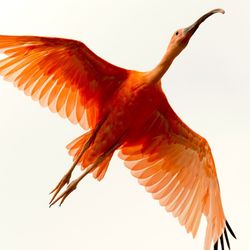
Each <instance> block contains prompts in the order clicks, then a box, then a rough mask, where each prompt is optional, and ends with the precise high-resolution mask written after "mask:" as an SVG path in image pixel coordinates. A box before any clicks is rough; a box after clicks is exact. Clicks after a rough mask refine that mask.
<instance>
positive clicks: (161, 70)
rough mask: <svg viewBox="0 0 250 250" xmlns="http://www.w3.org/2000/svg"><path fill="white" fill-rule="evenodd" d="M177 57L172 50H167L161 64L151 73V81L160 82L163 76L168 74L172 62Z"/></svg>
mask: <svg viewBox="0 0 250 250" xmlns="http://www.w3.org/2000/svg"><path fill="white" fill-rule="evenodd" d="M175 57H176V55H174V53H172V51H171V50H169V49H168V50H167V52H166V53H165V54H164V56H163V58H162V59H161V61H160V63H159V64H158V65H157V66H156V67H155V68H154V69H153V70H151V71H150V72H149V81H150V82H158V81H160V80H161V78H162V76H163V75H164V74H165V73H166V71H167V70H168V68H169V67H170V65H171V64H172V62H173V61H174V59H175Z"/></svg>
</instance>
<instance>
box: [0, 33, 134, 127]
mask: <svg viewBox="0 0 250 250" xmlns="http://www.w3.org/2000/svg"><path fill="white" fill-rule="evenodd" d="M0 51H1V52H3V53H5V54H6V55H7V57H6V58H4V59H2V60H0V74H1V75H3V76H4V78H5V79H6V80H9V81H13V82H14V85H15V86H17V87H18V88H19V89H21V90H23V91H24V92H25V94H26V95H29V96H32V98H33V99H34V100H38V101H39V102H40V104H41V105H42V106H48V107H49V109H50V110H51V111H52V112H58V113H59V114H60V115H61V116H62V117H67V118H68V119H69V120H70V121H71V122H72V123H78V124H79V125H80V126H82V127H83V128H84V129H88V128H92V127H94V126H95V125H96V123H97V122H98V121H99V120H100V119H101V117H102V116H103V114H104V112H105V109H104V107H105V103H106V102H107V101H108V100H110V98H111V97H112V94H113V93H114V92H115V91H116V89H117V88H119V86H120V85H121V83H122V82H123V81H125V80H126V79H127V77H128V72H129V71H128V70H125V69H122V68H119V67H117V66H114V65H112V64H110V63H108V62H106V61H104V60H103V59H101V58H100V57H98V56H97V55H95V54H94V53H93V52H92V51H91V50H90V49H88V48H87V46H86V45H84V44H83V43H81V42H79V41H75V40H70V39H61V38H49V37H37V36H0Z"/></svg>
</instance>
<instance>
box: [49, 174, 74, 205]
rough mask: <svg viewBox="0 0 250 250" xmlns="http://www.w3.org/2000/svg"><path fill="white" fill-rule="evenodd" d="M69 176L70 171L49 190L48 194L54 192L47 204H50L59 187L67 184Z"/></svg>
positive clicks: (59, 189)
mask: <svg viewBox="0 0 250 250" xmlns="http://www.w3.org/2000/svg"><path fill="white" fill-rule="evenodd" d="M70 178H71V172H68V173H67V174H65V175H64V176H63V178H62V179H61V180H60V182H59V183H58V184H57V186H56V187H55V188H54V189H53V190H52V191H51V192H50V194H52V193H54V195H53V197H52V199H51V200H50V203H49V204H52V202H53V200H54V199H55V198H56V196H57V194H58V193H59V192H60V191H61V189H62V188H63V187H64V186H65V185H67V184H69V181H70Z"/></svg>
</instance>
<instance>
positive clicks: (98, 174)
mask: <svg viewBox="0 0 250 250" xmlns="http://www.w3.org/2000/svg"><path fill="white" fill-rule="evenodd" d="M92 135H93V132H92V131H89V132H87V133H85V134H84V135H81V136H79V137H78V138H76V139H75V140H73V141H72V142H71V143H69V144H68V145H67V146H66V148H67V149H68V153H69V155H70V156H72V157H73V161H76V159H77V158H78V156H79V154H80V153H81V151H82V149H83V147H84V146H85V144H86V143H87V142H88V141H89V139H91V136H92ZM91 151H92V150H91V145H89V147H88V149H87V150H86V151H85V152H84V153H83V154H82V156H81V158H80V159H79V160H78V162H77V165H80V166H81V168H82V169H85V168H87V167H88V166H89V165H91V164H93V163H94V162H95V161H96V160H98V158H99V157H102V156H101V155H99V156H98V155H97V156H96V157H95V158H93V159H92V160H91V162H90V161H89V157H87V156H88V154H89V153H90V152H91ZM112 156H113V152H111V153H110V154H108V155H107V156H105V159H104V160H103V161H101V162H100V164H98V165H97V167H96V168H94V169H93V170H91V171H90V172H92V173H93V177H94V178H95V179H97V180H99V181H100V180H102V179H103V177H104V176H105V173H106V171H107V168H108V165H109V162H110V160H111V158H112ZM86 158H88V159H86Z"/></svg>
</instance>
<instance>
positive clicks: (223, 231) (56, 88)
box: [0, 9, 235, 250]
mask: <svg viewBox="0 0 250 250" xmlns="http://www.w3.org/2000/svg"><path fill="white" fill-rule="evenodd" d="M214 13H224V10H222V9H214V10H212V11H210V12H208V13H206V14H205V15H203V16H202V17H200V18H199V19H198V20H197V21H196V22H195V23H194V24H192V25H191V26H189V27H187V28H184V29H179V30H177V31H176V32H174V34H173V36H172V38H171V41H170V43H169V45H168V48H167V51H166V53H165V55H164V56H163V58H162V60H161V61H160V63H159V64H158V65H157V66H156V67H155V68H154V69H153V70H151V71H148V72H138V71H134V70H126V69H123V68H119V67H117V66H114V65H112V64H110V63H108V62H106V61H105V60H103V59H101V58H100V57H98V56H97V55H95V54H94V53H93V52H92V51H91V50H90V49H89V48H88V47H87V46H86V45H84V44H83V43H81V42H79V41H74V40H70V39H62V38H49V37H37V36H4V35H3V36H0V49H1V51H2V52H3V53H5V54H6V55H7V57H6V58H4V59H2V60H1V61H0V74H1V75H3V76H4V79H6V80H10V81H13V82H14V84H15V86H16V87H18V88H19V89H21V90H23V91H24V92H25V94H27V95H30V96H31V97H32V98H33V99H34V100H38V101H39V102H40V104H41V105H42V106H48V107H49V109H50V110H51V111H52V112H57V113H58V114H59V115H61V116H62V117H64V118H68V119H69V120H70V121H71V122H72V123H74V124H79V125H80V126H81V127H82V128H84V129H89V130H88V132H87V133H85V134H83V135H81V136H80V137H78V138H77V139H75V140H74V141H72V142H71V143H70V144H69V145H68V146H67V148H68V150H69V154H70V155H71V156H72V157H73V161H74V162H73V165H72V167H71V168H70V169H69V171H68V172H67V173H66V175H65V176H64V177H63V178H62V179H61V181H60V182H59V183H58V185H57V186H56V187H55V188H54V189H53V190H52V192H51V193H54V195H53V197H52V199H51V202H50V205H53V204H55V203H56V202H57V201H59V200H60V204H62V203H63V201H64V200H65V198H66V197H67V196H68V195H69V194H70V193H71V192H72V191H73V190H74V189H76V186H77V184H78V183H79V182H80V181H81V180H82V179H83V178H84V177H85V176H86V175H87V174H88V173H92V174H93V177H94V178H96V179H97V180H99V181H100V180H101V179H102V178H103V177H104V175H105V173H106V171H107V168H108V165H109V162H110V160H111V158H112V156H113V153H114V152H115V151H116V150H119V156H120V158H121V159H123V160H124V161H125V164H126V166H127V167H128V168H129V169H130V170H131V173H132V175H133V176H135V177H137V178H138V180H139V183H140V184H141V185H143V186H145V188H146V190H147V191H148V192H150V193H151V194H152V196H153V198H154V199H157V200H159V202H160V205H161V206H163V207H165V209H166V210H167V211H170V212H172V213H173V215H174V216H175V217H178V219H179V222H180V224H181V225H184V226H185V227H186V230H187V232H191V233H192V234H193V236H195V235H196V233H197V230H198V227H199V224H200V219H201V215H202V214H204V215H205V216H206V218H207V230H206V237H205V245H204V249H205V250H209V249H210V247H211V244H212V242H213V243H214V249H217V248H218V242H219V241H220V243H221V247H222V249H224V239H225V240H226V243H227V245H228V248H229V249H230V245H229V240H228V234H227V230H228V231H229V232H230V233H231V234H232V236H233V237H235V235H234V233H233V231H232V229H231V228H230V226H229V224H228V222H227V220H226V218H225V215H224V212H223V208H222V203H221V197H220V189H219V184H218V180H217V175H216V170H215V164H214V160H213V156H212V153H211V149H210V147H209V145H208V143H207V141H206V140H205V139H204V138H203V137H201V136H200V135H198V134H196V133H195V132H194V131H192V130H191V129H190V128H189V127H188V126H187V125H186V124H184V123H183V122H182V120H181V119H180V118H179V117H178V116H177V115H176V113H175V112H174V111H173V109H172V108H171V106H170V105H169V103H168V100H167V98H166V96H165V94H164V93H163V91H162V88H161V78H162V76H163V75H164V74H165V73H166V71H167V70H168V68H169V67H170V65H171V64H172V62H173V61H174V59H175V58H176V57H177V56H178V55H179V54H180V52H181V51H182V50H183V49H184V48H185V47H186V46H187V44H188V42H189V40H190V38H191V37H192V35H193V34H194V33H195V31H196V30H197V29H198V27H199V25H200V24H201V23H202V22H203V21H205V20H206V19H207V18H208V17H209V16H211V15H213V14H214ZM76 165H80V166H81V168H82V170H83V172H82V174H81V175H80V176H79V177H78V178H77V179H75V180H73V181H72V182H70V178H71V174H72V171H73V170H74V168H75V167H76ZM67 184H68V186H67V188H66V190H65V191H64V192H62V193H61V194H59V192H60V191H61V189H62V188H63V187H64V186H65V185H67Z"/></svg>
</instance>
